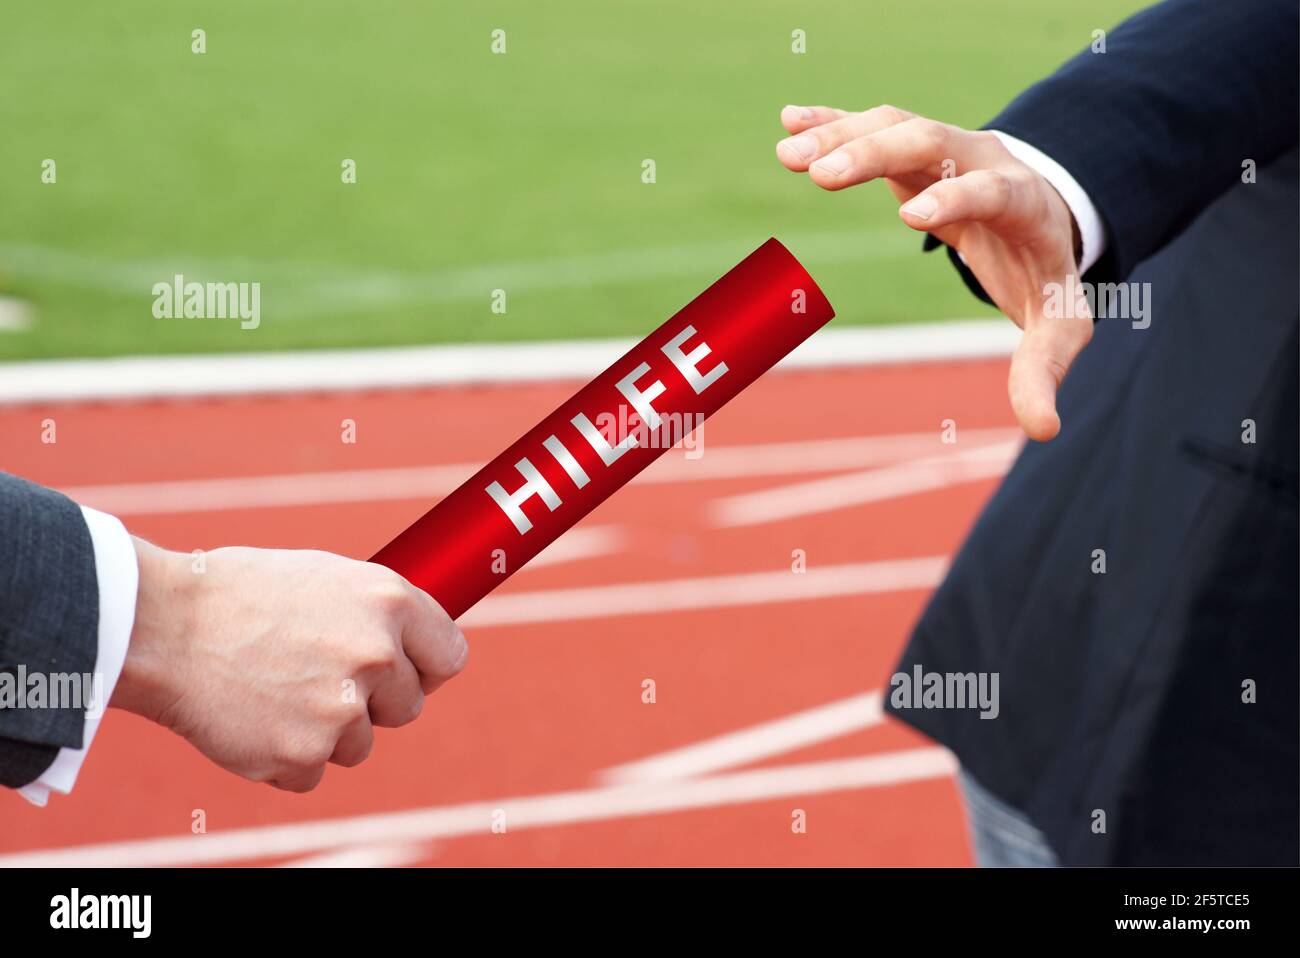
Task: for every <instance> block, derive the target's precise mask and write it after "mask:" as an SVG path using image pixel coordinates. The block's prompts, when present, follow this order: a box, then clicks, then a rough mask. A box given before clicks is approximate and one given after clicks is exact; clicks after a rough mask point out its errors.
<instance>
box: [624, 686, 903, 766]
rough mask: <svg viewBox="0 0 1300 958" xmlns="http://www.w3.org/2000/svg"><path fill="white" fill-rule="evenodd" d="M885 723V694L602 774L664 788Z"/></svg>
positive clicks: (811, 711) (829, 706)
mask: <svg viewBox="0 0 1300 958" xmlns="http://www.w3.org/2000/svg"><path fill="white" fill-rule="evenodd" d="M884 720H885V716H884V711H883V710H882V708H881V693H880V692H878V691H877V692H863V693H862V694H861V695H852V696H849V697H848V698H844V699H840V700H839V701H836V702H828V703H827V704H825V705H819V706H817V707H815V708H811V709H805V710H804V711H802V712H796V713H794V714H793V715H787V716H783V717H782V718H779V719H773V720H771V721H769V722H760V723H759V724H758V725H751V726H750V727H749V728H746V729H742V730H740V731H738V732H728V733H727V734H725V735H719V736H717V737H715V738H711V739H706V740H704V741H702V742H696V743H695V744H693V745H687V746H685V747H683V748H677V749H672V750H671V751H667V752H661V753H659V754H658V755H652V756H650V757H649V758H643V759H639V760H637V761H635V762H628V763H626V764H624V765H616V766H614V767H613V768H609V769H606V770H605V771H603V772H601V773H600V776H599V780H600V781H601V782H603V783H604V784H606V785H627V784H631V783H633V782H664V781H672V780H675V779H683V778H695V777H698V776H700V775H708V774H712V773H714V772H721V771H725V770H726V769H730V768H736V767H737V766H740V765H746V764H749V763H751V762H757V761H760V760H762V759H765V758H770V757H771V756H773V755H781V754H784V753H786V752H792V751H794V750H795V749H799V748H804V747H806V746H809V745H816V744H817V743H819V742H824V741H826V740H827V739H832V738H838V737H840V736H842V735H848V734H849V733H851V732H857V731H861V730H862V729H864V728H870V727H871V726H873V725H879V724H880V723H882V722H883V721H884Z"/></svg>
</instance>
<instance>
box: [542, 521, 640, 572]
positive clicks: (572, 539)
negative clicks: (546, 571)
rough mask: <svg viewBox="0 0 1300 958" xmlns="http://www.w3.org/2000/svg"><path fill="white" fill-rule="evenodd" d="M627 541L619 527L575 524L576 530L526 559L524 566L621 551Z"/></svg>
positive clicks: (573, 560) (543, 564) (574, 559)
mask: <svg viewBox="0 0 1300 958" xmlns="http://www.w3.org/2000/svg"><path fill="white" fill-rule="evenodd" d="M626 543H627V533H626V532H625V531H624V530H623V529H622V527H620V526H578V528H576V529H570V530H569V531H568V532H566V533H565V534H564V535H562V536H560V538H558V539H556V540H555V541H554V542H552V543H551V544H550V545H549V546H547V547H546V548H545V549H543V550H542V551H541V552H539V553H538V554H537V555H535V556H534V557H533V558H532V559H531V560H530V561H529V563H528V566H527V568H529V569H539V568H541V567H543V566H552V565H560V564H561V563H565V562H578V561H580V560H582V559H592V558H595V557H596V556H605V555H612V554H613V553H615V552H620V551H622V549H623V546H624V545H625V544H626Z"/></svg>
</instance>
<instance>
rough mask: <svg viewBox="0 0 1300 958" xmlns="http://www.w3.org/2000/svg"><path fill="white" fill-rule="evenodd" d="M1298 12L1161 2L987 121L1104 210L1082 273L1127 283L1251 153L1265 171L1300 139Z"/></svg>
mask: <svg viewBox="0 0 1300 958" xmlns="http://www.w3.org/2000/svg"><path fill="white" fill-rule="evenodd" d="M1297 7H1300V4H1297V3H1296V0H1234V2H1231V3H1228V2H1222V0H1166V2H1164V3H1160V4H1157V5H1156V6H1153V7H1151V8H1149V9H1147V10H1144V11H1142V12H1141V13H1138V14H1137V15H1135V16H1133V17H1132V18H1130V19H1129V20H1126V21H1125V22H1124V23H1123V24H1121V25H1120V26H1118V27H1116V28H1115V29H1114V30H1111V31H1109V32H1108V33H1107V35H1106V38H1105V42H1106V49H1105V52H1104V53H1094V52H1092V50H1091V48H1089V49H1088V50H1086V51H1084V52H1083V53H1080V54H1079V55H1078V56H1076V57H1075V58H1074V59H1072V60H1070V61H1069V62H1068V63H1066V64H1065V65H1064V66H1063V67H1061V68H1060V69H1059V70H1057V71H1056V73H1054V74H1052V76H1050V77H1048V78H1047V79H1045V80H1043V81H1041V82H1039V83H1037V84H1035V85H1034V86H1032V87H1030V88H1029V89H1028V90H1026V91H1025V92H1024V93H1022V94H1021V95H1020V96H1019V97H1017V98H1016V99H1015V101H1013V102H1012V103H1011V105H1010V106H1008V107H1007V108H1006V109H1005V110H1003V111H1002V113H1000V114H999V115H998V116H997V117H996V118H995V119H993V120H992V121H991V122H990V123H988V124H987V126H986V128H987V129H993V130H1001V131H1002V132H1004V133H1008V134H1010V135H1011V136H1014V137H1016V138H1017V139H1020V140H1023V141H1025V142H1026V143H1028V144H1030V145H1031V146H1034V147H1036V148H1038V149H1039V150H1041V151H1042V152H1043V153H1046V154H1047V155H1048V156H1050V157H1051V158H1052V159H1054V160H1056V162H1058V163H1060V164H1061V165H1062V166H1063V167H1065V169H1067V170H1068V171H1069V172H1070V175H1071V176H1073V177H1074V178H1075V180H1077V181H1078V183H1079V185H1080V186H1082V187H1083V189H1084V190H1085V191H1086V192H1087V194H1088V196H1089V198H1090V199H1091V200H1092V202H1093V204H1094V205H1095V206H1096V207H1097V211H1098V213H1099V214H1100V216H1101V220H1102V223H1103V224H1104V226H1105V229H1106V238H1107V240H1106V252H1105V254H1103V256H1102V257H1101V259H1100V260H1099V261H1098V262H1097V263H1096V265H1095V266H1094V267H1093V268H1092V269H1091V270H1090V271H1089V273H1088V275H1087V276H1086V277H1085V279H1086V280H1088V281H1090V282H1098V283H1105V282H1119V281H1121V280H1123V279H1125V278H1126V277H1127V276H1128V275H1129V273H1131V272H1132V271H1133V268H1134V267H1135V266H1136V265H1137V264H1138V263H1140V262H1141V261H1142V260H1144V259H1146V258H1148V257H1149V256H1151V255H1152V254H1154V253H1155V252H1157V251H1158V250H1159V249H1160V248H1161V247H1163V246H1164V245H1165V244H1166V243H1168V242H1169V241H1170V240H1171V239H1173V237H1175V236H1176V235H1178V233H1180V232H1181V231H1182V230H1183V229H1184V228H1185V227H1186V226H1187V225H1188V224H1189V223H1191V221H1192V220H1193V219H1194V218H1195V217H1196V216H1197V215H1198V214H1199V213H1200V212H1201V211H1202V210H1203V209H1205V208H1206V207H1207V206H1208V205H1209V204H1210V203H1211V202H1212V201H1213V200H1214V199H1216V198H1217V197H1218V196H1219V195H1220V194H1222V193H1223V192H1225V191H1226V190H1227V189H1228V188H1229V187H1231V186H1232V185H1233V184H1235V183H1239V182H1241V177H1242V171H1243V163H1244V162H1245V161H1246V160H1253V161H1255V164H1256V168H1257V169H1258V170H1262V169H1263V168H1264V167H1265V166H1267V165H1268V164H1269V163H1270V162H1272V161H1273V160H1275V159H1276V158H1277V157H1279V156H1281V155H1282V154H1283V153H1286V152H1287V151H1288V150H1290V149H1291V148H1292V147H1294V146H1295V145H1296V142H1297V125H1298V123H1300V120H1298V117H1297V114H1298V113H1300V103H1298V96H1297V85H1298V83H1297V74H1298V73H1300V68H1298V67H1297V46H1298V44H1297ZM936 245H938V244H937V243H927V248H933V247H934V246H936ZM955 260H956V258H955V257H954V261H955ZM958 266H959V268H960V264H958ZM963 276H964V278H966V280H967V283H968V284H971V283H973V282H974V279H973V277H971V276H969V275H968V274H967V273H966V271H964V269H963ZM977 287H978V284H975V288H976V291H977V293H980V292H981V291H979V290H978V288H977ZM981 298H985V299H987V297H981Z"/></svg>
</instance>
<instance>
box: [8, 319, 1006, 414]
mask: <svg viewBox="0 0 1300 958" xmlns="http://www.w3.org/2000/svg"><path fill="white" fill-rule="evenodd" d="M145 307H147V303H146V304H145ZM647 329H648V327H647ZM1019 335H1020V331H1019V330H1018V329H1016V327H1015V326H1014V325H1013V324H1012V323H1010V322H1008V321H1006V320H1005V319H954V320H949V321H944V322H932V323H916V324H909V325H897V326H834V325H833V326H831V327H830V328H828V329H823V330H821V331H820V332H818V333H817V334H816V335H815V336H813V337H812V338H811V339H809V340H808V341H807V342H805V343H804V344H803V345H801V346H800V347H799V348H798V349H796V350H795V351H794V352H793V353H791V354H790V355H789V356H787V357H786V358H785V359H784V360H782V361H781V362H780V363H779V364H778V365H777V369H783V370H795V369H824V368H833V367H840V366H850V367H856V366H873V365H879V364H886V363H910V362H947V361H955V360H969V359H985V358H994V357H1004V356H1010V355H1011V353H1012V352H1013V351H1014V350H1015V347H1016V343H1017V341H1018V339H1019ZM636 342H637V340H636V339H586V340H570V341H565V342H530V343H460V344H450V345H443V346H397V347H386V348H376V349H330V350H309V351H297V352H276V353H251V352H250V353H232V354H220V355H193V356H125V357H119V358H113V359H52V360H29V361H25V362H12V363H0V404H4V403H44V402H67V401H88V400H114V399H116V400H121V399H145V398H169V397H177V396H223V395H246V394H250V393H253V394H256V393H285V392H290V393H296V392H316V391H328V392H338V391H348V390H358V389H400V388H413V387H424V386H455V385H466V384H472V383H520V382H551V381H557V380H571V379H576V380H587V379H590V378H592V377H593V376H595V375H596V374H597V373H600V372H602V371H603V370H604V369H606V368H607V367H608V366H610V365H611V364H613V363H614V362H616V361H617V360H618V359H619V357H621V356H622V355H623V354H624V353H626V352H627V351H628V350H629V349H630V348H632V346H634V345H635V344H636Z"/></svg>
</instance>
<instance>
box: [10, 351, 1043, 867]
mask: <svg viewBox="0 0 1300 958" xmlns="http://www.w3.org/2000/svg"><path fill="white" fill-rule="evenodd" d="M1005 377H1006V360H1005V359H990V360H974V361H963V362H949V363H924V364H899V365H888V366H879V367H861V368H839V369H832V370H817V371H807V370H800V371H786V372H778V373H775V374H773V375H770V376H768V377H766V378H765V379H764V380H762V381H760V382H759V383H758V384H756V385H755V386H754V387H753V388H752V389H750V390H749V391H748V392H747V393H746V394H745V395H743V396H741V397H740V398H738V399H737V400H735V401H734V402H733V403H732V404H731V405H730V406H729V407H727V408H726V409H724V410H723V411H722V412H721V413H719V414H718V415H717V416H715V417H714V418H713V419H712V420H710V421H709V423H708V424H707V425H706V426H705V429H704V442H703V454H702V455H701V456H700V457H699V458H697V459H690V458H687V457H686V455H685V454H684V452H683V451H682V450H672V451H670V452H669V453H667V454H666V455H665V457H664V458H663V459H662V460H661V461H660V462H658V463H656V464H655V465H654V466H652V467H651V468H650V470H648V471H647V472H646V473H645V474H644V475H643V476H642V477H641V478H640V479H638V480H637V481H636V482H634V483H633V484H632V485H630V486H629V487H628V488H626V489H624V490H622V491H621V492H620V493H619V494H617V495H615V496H614V497H613V498H612V499H611V500H610V501H609V502H607V503H606V504H604V505H603V506H601V507H600V508H599V509H597V510H596V511H595V512H594V513H592V514H591V515H590V516H588V517H587V518H586V519H585V520H584V521H583V522H582V523H581V524H580V525H579V526H578V527H576V528H575V529H574V530H573V531H572V532H571V533H569V535H568V536H566V537H565V538H564V539H562V540H560V542H558V543H557V544H556V546H555V547H553V551H552V552H551V553H549V554H545V555H544V556H543V557H540V558H539V559H538V560H537V564H536V567H535V568H534V567H528V568H525V569H524V570H522V571H521V572H520V573H518V574H517V575H516V576H514V577H513V578H512V579H511V580H510V581H509V582H508V583H507V584H506V585H505V586H503V587H502V588H501V589H500V590H498V592H497V593H495V594H494V595H493V596H492V597H490V598H489V599H488V600H486V601H485V602H484V603H482V604H481V605H480V606H479V607H478V608H476V609H474V610H472V611H471V612H470V613H469V615H468V616H467V617H466V618H465V619H464V620H463V625H464V627H465V631H466V634H467V636H468V637H469V639H470V643H471V647H472V654H471V657H470V665H469V666H468V668H467V669H466V671H465V673H464V674H463V675H461V676H460V677H459V678H457V679H456V680H455V681H453V682H451V683H450V684H449V685H447V686H446V687H445V688H444V689H443V690H442V691H440V692H439V693H438V694H437V695H436V696H434V697H433V698H432V699H431V700H430V702H429V703H428V706H427V707H426V709H425V712H424V715H423V716H422V717H421V718H420V719H419V721H418V722H416V723H415V724H414V725H412V726H409V727H407V728H405V729H397V730H383V729H381V730H379V731H378V735H377V743H376V747H375V751H374V753H373V755H372V757H371V759H370V760H369V761H368V762H367V763H365V764H364V765H362V766H361V767H359V768H356V769H340V768H337V767H333V766H331V767H330V770H329V772H328V773H327V775H326V778H325V781H324V782H323V784H322V785H321V786H320V787H319V788H318V789H317V791H315V792H314V793H312V794H309V795H305V796H298V795H290V794H286V793H281V792H277V791H274V790H272V789H270V788H267V787H265V786H259V785H254V784H249V783H245V782H243V781H241V780H239V779H237V778H235V777H233V776H231V775H229V774H227V773H225V772H222V771H220V770H219V769H217V768H215V767H213V766H211V765H209V764H208V763H207V762H206V760H204V759H203V758H201V757H200V756H199V755H198V753H197V752H195V751H193V750H192V749H191V748H190V747H189V746H188V745H187V744H185V743H184V742H183V741H181V740H180V739H178V738H176V737H174V736H172V735H171V734H170V733H168V732H165V731H162V730H160V729H157V728H155V727H152V726H150V725H148V724H147V723H145V722H144V721H142V720H138V719H136V718H135V717H134V716H131V715H127V714H125V713H121V712H116V711H112V712H110V713H109V714H108V716H107V717H106V719H105V721H104V725H103V727H102V728H101V731H100V733H99V737H98V739H97V740H96V742H95V746H94V748H93V749H92V750H91V753H90V755H89V757H88V759H87V762H86V765H85V766H84V768H83V771H82V775H81V779H80V781H79V783H78V785H77V788H76V790H75V791H74V793H73V794H72V795H71V796H67V797H64V796H54V797H52V798H51V804H50V806H49V807H48V808H46V809H36V808H33V807H30V806H28V805H27V803H26V802H24V801H23V800H22V799H21V798H19V797H18V796H16V795H0V803H2V804H3V812H2V813H0V865H14V864H19V863H27V864H79V863H84V864H104V865H107V864H122V865H132V864H135V865H147V864H164V865H171V864H178V865H180V864H201V863H202V864H215V865H230V864H289V865H292V864H336V865H347V864H373V865H381V864H391V865H404V864H436V865H637V864H653V865H964V864H968V863H969V860H970V856H969V852H968V849H967V842H966V837H965V832H964V828H963V824H962V820H961V816H960V807H959V804H958V799H957V794H956V790H955V787H954V784H953V779H952V770H953V760H952V758H951V756H949V755H948V753H946V752H945V751H943V750H942V749H939V748H937V747H936V746H934V745H933V744H932V743H930V742H928V741H927V740H925V739H923V738H921V737H920V736H918V735H916V734H913V733H911V732H910V731H908V730H906V729H905V728H903V727H902V726H900V725H897V724H895V723H893V722H892V721H884V720H882V719H881V717H880V715H879V710H878V705H877V703H878V697H877V696H878V693H879V692H880V690H881V689H882V688H884V687H886V684H887V680H888V674H889V672H890V669H891V666H892V664H893V660H894V657H895V656H896V655H897V653H898V651H899V649H900V647H901V645H902V643H903V641H904V640H905V637H906V634H907V631H908V628H909V626H910V624H911V623H912V622H913V621H914V620H915V618H916V616H917V615H918V613H919V611H920V610H921V608H922V605H923V603H924V602H925V599H926V596H927V595H928V594H929V593H930V591H931V590H932V588H933V585H934V584H935V583H936V582H937V579H938V577H939V576H940V575H941V573H942V568H943V564H944V561H945V560H946V557H948V556H949V555H951V553H952V552H953V550H954V549H955V548H956V547H957V546H958V545H959V544H960V541H961V538H962V536H963V534H964V532H965V530H966V529H967V528H968V527H969V525H970V523H971V522H972V520H973V519H974V517H975V516H976V514H977V513H978V511H979V508H980V506H981V504H982V503H983V502H984V501H985V500H986V499H987V497H988V496H989V495H990V493H991V492H992V490H993V488H994V487H995V485H996V482H997V477H998V476H999V475H1000V474H1001V473H1002V472H1003V471H1005V468H1006V466H1007V465H1008V463H1009V460H1010V457H1011V456H1012V455H1013V454H1014V451H1015V448H1016V445H1017V440H1016V435H1017V433H1016V431H1015V429H1014V428H1013V420H1012V418H1011V415H1010V413H1009V410H1008V408H1007V403H1006V398H1005V385H1004V384H1005ZM575 385H576V384H575V383H573V382H563V383H529V384H523V385H513V386H481V387H465V386H460V387H454V388H449V387H444V388H424V389H403V390H393V391H368V392H355V393H347V394H339V393H335V394H302V395H278V396H260V397H252V396H250V397H225V398H217V399H185V400H166V401H161V400H160V401H129V402H114V403H73V404H48V405H47V404H41V405H39V406H38V405H27V406H5V407H0V449H3V451H4V458H3V463H2V464H0V468H4V469H5V470H6V471H10V472H14V473H17V474H19V475H22V476H25V477H27V478H30V479H33V480H35V481H38V482H41V483H45V484H48V485H52V486H56V487H58V488H61V489H64V490H66V491H68V492H69V493H70V494H72V495H74V496H76V497H78V498H79V499H80V500H81V501H83V502H85V503H86V504H87V505H91V506H97V507H100V508H103V509H106V510H109V511H113V512H115V513H117V514H118V515H120V516H121V517H122V518H123V520H124V521H125V522H126V523H127V526H128V527H129V528H130V529H131V530H132V531H133V532H136V533H138V534H141V535H144V536H146V537H149V538H151V539H153V540H155V541H157V542H159V543H160V544H163V545H165V546H168V547H171V548H175V549H181V550H186V551H189V550H193V549H211V548H214V547H217V546H219V545H222V544H233V543H238V544H247V545H261V546H277V547H302V548H316V549H328V550H332V551H336V552H340V553H344V554H347V555H352V556H359V557H364V556H368V555H370V554H371V553H373V552H374V551H375V550H376V549H377V548H378V547H379V546H380V545H382V544H383V543H385V542H386V541H388V539H389V538H391V537H392V536H393V535H394V534H395V533H396V532H398V531H400V530H401V529H402V528H404V527H405V526H406V524H407V523H408V522H409V521H410V520H412V519H413V518H415V517H416V516H417V515H419V514H420V513H422V512H423V511H424V510H425V509H426V508H427V507H428V505H429V504H430V503H431V502H432V501H433V500H434V499H436V498H437V496H438V495H440V494H442V493H444V492H445V491H447V490H448V489H450V488H452V487H454V485H455V484H456V483H457V482H458V481H459V480H460V479H461V478H464V477H467V476H468V475H469V473H470V472H471V471H472V470H473V469H474V468H476V467H477V466H478V465H480V464H481V463H482V462H484V461H486V460H487V459H489V458H491V457H492V456H493V455H495V454H496V453H497V452H499V451H500V450H501V449H502V448H504V447H505V446H506V445H507V444H508V443H509V442H511V441H513V440H514V439H515V438H516V437H517V436H518V435H519V434H521V433H522V432H523V431H524V430H525V429H526V428H527V427H529V426H531V425H532V424H533V423H534V422H536V421H537V420H538V419H539V418H540V417H541V416H542V415H544V414H545V413H547V412H549V411H550V410H551V409H552V408H554V407H555V406H556V405H557V404H558V403H559V402H560V401H561V400H563V399H564V398H566V397H567V396H568V395H569V394H570V393H571V392H572V391H573V388H574V386H575ZM47 418H52V419H54V420H55V422H56V428H57V442H56V443H54V444H43V443H42V442H41V433H42V421H43V420H45V419H47ZM344 419H352V420H354V421H355V422H356V424H357V426H356V428H357V440H358V441H357V442H356V444H355V445H347V444H344V443H342V442H341V441H340V433H341V428H340V424H341V422H342V420H344ZM945 419H952V420H954V421H955V422H956V426H957V440H958V441H957V442H956V443H955V444H944V443H942V442H941V441H940V432H941V423H942V422H943V421H944V420H945ZM796 549H801V550H803V551H804V554H805V555H806V562H807V572H806V573H804V574H802V575H797V574H795V573H793V572H792V571H791V562H792V558H791V557H792V553H793V550H796ZM646 679H652V680H653V681H654V683H655V698H656V701H655V702H654V704H645V703H643V701H642V683H643V681H644V680H646ZM196 810H202V812H203V813H204V815H205V816H206V829H207V831H206V834H193V833H192V829H191V823H192V821H193V817H194V814H195V811H196ZM796 810H802V812H803V813H804V816H805V820H806V832H805V833H802V834H800V833H796V832H795V831H793V830H792V827H791V825H792V820H793V816H794V815H795V814H796ZM494 822H495V823H496V824H497V826H498V829H499V827H500V825H501V823H502V822H504V825H505V830H504V832H501V831H499V830H498V831H496V832H494V831H493V824H494Z"/></svg>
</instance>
